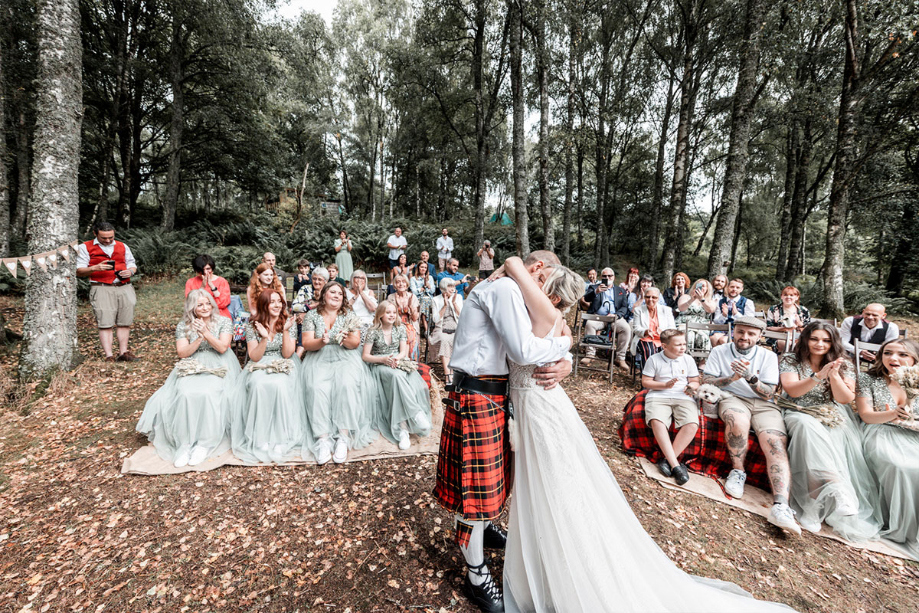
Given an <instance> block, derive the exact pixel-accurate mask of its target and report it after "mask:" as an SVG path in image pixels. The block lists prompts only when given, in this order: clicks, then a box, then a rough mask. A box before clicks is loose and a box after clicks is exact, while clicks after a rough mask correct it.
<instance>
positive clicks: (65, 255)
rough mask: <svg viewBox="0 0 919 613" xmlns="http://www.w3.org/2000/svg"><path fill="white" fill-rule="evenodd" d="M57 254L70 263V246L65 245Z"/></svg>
mask: <svg viewBox="0 0 919 613" xmlns="http://www.w3.org/2000/svg"><path fill="white" fill-rule="evenodd" d="M57 252H58V253H60V254H61V257H62V258H64V261H65V262H69V261H70V245H64V246H63V247H61V248H60V249H58V250H57Z"/></svg>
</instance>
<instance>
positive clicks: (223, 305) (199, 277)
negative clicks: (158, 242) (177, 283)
mask: <svg viewBox="0 0 919 613" xmlns="http://www.w3.org/2000/svg"><path fill="white" fill-rule="evenodd" d="M191 267H192V269H193V270H194V271H195V276H194V277H192V278H191V279H189V280H188V281H186V282H185V297H186V298H187V297H188V294H190V293H191V292H192V291H194V290H196V289H203V290H204V291H206V292H207V293H209V294H210V295H211V296H213V297H214V302H215V303H216V304H217V308H218V309H219V310H220V314H221V315H223V316H224V317H230V310H229V309H228V308H227V307H228V306H230V284H229V283H228V282H227V280H226V279H224V278H223V277H220V276H218V275H217V263H216V262H214V258H212V257H211V256H209V255H206V254H205V255H199V256H197V257H195V259H193V260H192V261H191ZM230 319H232V317H230Z"/></svg>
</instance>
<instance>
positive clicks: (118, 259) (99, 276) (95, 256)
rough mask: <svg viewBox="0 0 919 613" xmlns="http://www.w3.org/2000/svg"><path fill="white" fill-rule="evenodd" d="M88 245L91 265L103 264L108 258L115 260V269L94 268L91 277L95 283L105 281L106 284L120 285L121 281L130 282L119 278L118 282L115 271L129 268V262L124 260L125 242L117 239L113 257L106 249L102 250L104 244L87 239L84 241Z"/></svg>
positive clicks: (87, 249)
mask: <svg viewBox="0 0 919 613" xmlns="http://www.w3.org/2000/svg"><path fill="white" fill-rule="evenodd" d="M83 244H84V245H85V246H86V251H87V252H88V253H89V265H90V266H95V265H96V264H101V263H102V262H105V261H107V260H115V269H114V270H94V271H93V272H92V273H91V274H90V275H89V279H90V280H91V281H93V282H95V283H105V284H106V285H120V284H121V283H130V282H131V280H130V278H129V279H119V280H118V283H116V279H115V273H116V272H117V271H119V270H127V268H128V267H127V264H125V261H124V254H125V249H124V243H122V242H119V241H115V250H114V251H113V252H112V255H111V257H109V256H108V255H107V254H106V253H105V252H104V251H102V246H101V245H98V244H96V243H94V242H93V241H86V242H85V243H83Z"/></svg>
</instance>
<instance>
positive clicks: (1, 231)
mask: <svg viewBox="0 0 919 613" xmlns="http://www.w3.org/2000/svg"><path fill="white" fill-rule="evenodd" d="M4 83H5V81H4V77H3V47H2V46H0V257H3V258H5V257H6V256H8V255H9V254H10V184H9V177H8V176H7V167H6V134H4V132H5V128H6V115H5V113H4V110H5V107H6V87H4ZM0 336H2V337H3V338H5V337H6V332H3V331H2V330H0ZM0 340H2V339H0Z"/></svg>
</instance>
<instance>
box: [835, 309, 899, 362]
mask: <svg viewBox="0 0 919 613" xmlns="http://www.w3.org/2000/svg"><path fill="white" fill-rule="evenodd" d="M854 322H855V317H854V316H853V317H846V318H845V319H843V320H842V325H841V326H839V336H840V337H842V346H843V347H845V348H846V351H848V352H849V353H851V354H853V355H854V354H855V345H853V344H852V343H850V342H849V338H850V337H851V336H852V324H853V323H854ZM880 326H881V322H878V325H876V326H875V327H873V328H869V327H868V326H867V325H866V324H865V320H864V319H863V320H862V333H861V334H860V335H859V340H860V341H862V342H863V343H867V342H868V339H870V338H871V335H872V334H874V332H875V331H876V330H877V329H878V328H879V327H880ZM898 336H900V328H899V327H898V326H897V324H895V323H893V322H887V336H885V337H884V343H886V342H887V341H892V340H894V339H895V338H897V337H898ZM881 344H883V343H881Z"/></svg>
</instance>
